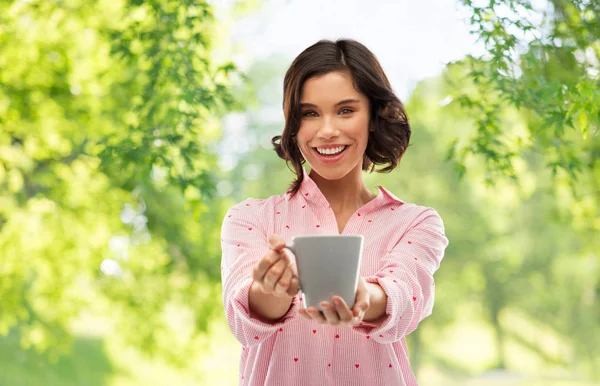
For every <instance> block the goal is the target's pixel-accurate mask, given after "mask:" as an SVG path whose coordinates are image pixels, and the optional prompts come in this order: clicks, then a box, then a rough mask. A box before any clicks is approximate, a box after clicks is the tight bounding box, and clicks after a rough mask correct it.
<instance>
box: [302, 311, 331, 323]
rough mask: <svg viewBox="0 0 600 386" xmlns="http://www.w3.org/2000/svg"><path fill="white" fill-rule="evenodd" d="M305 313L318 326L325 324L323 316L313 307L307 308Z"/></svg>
mask: <svg viewBox="0 0 600 386" xmlns="http://www.w3.org/2000/svg"><path fill="white" fill-rule="evenodd" d="M306 313H307V314H308V315H309V316H310V317H311V318H312V320H314V321H315V322H317V323H319V324H324V323H327V320H326V319H325V317H324V316H323V314H321V313H320V312H319V310H317V309H316V308H315V307H308V308H307V309H306Z"/></svg>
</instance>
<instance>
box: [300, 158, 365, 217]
mask: <svg viewBox="0 0 600 386" xmlns="http://www.w3.org/2000/svg"><path fill="white" fill-rule="evenodd" d="M309 176H310V178H311V179H312V180H313V181H314V182H315V184H316V185H317V187H318V188H319V190H320V191H321V193H323V195H324V196H325V198H326V199H327V201H328V202H329V205H331V209H333V212H334V213H336V214H338V213H344V212H350V213H354V212H355V211H356V210H357V209H359V208H361V207H362V206H363V205H365V204H366V203H367V202H369V201H371V200H372V199H373V198H375V196H376V194H374V193H372V192H370V191H369V189H368V188H367V186H366V185H365V181H364V180H363V175H362V169H361V165H360V164H359V165H357V167H356V168H354V169H353V170H352V171H351V172H350V173H348V174H347V175H345V176H344V177H342V178H341V179H339V180H327V179H325V178H323V177H321V176H320V175H318V174H317V173H316V172H315V171H314V170H311V171H310V173H309Z"/></svg>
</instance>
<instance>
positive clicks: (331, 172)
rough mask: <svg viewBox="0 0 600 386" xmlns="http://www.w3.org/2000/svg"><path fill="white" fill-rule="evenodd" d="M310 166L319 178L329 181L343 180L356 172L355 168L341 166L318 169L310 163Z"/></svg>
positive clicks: (320, 166) (318, 167)
mask: <svg viewBox="0 0 600 386" xmlns="http://www.w3.org/2000/svg"><path fill="white" fill-rule="evenodd" d="M317 162H318V161H317ZM309 165H310V168H311V170H312V171H314V172H315V173H316V174H318V175H319V177H321V178H324V179H326V180H329V181H336V180H341V179H342V178H344V177H346V176H347V175H348V174H350V173H351V172H352V171H353V170H354V168H353V167H348V166H345V165H339V166H323V165H318V166H317V167H313V166H312V164H310V163H309Z"/></svg>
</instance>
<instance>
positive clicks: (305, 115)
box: [302, 110, 317, 117]
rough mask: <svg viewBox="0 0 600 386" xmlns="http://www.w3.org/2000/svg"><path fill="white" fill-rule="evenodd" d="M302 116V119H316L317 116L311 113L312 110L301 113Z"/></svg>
mask: <svg viewBox="0 0 600 386" xmlns="http://www.w3.org/2000/svg"><path fill="white" fill-rule="evenodd" d="M302 116H303V117H316V116H317V113H315V112H314V111H312V110H309V111H305V112H303V113H302Z"/></svg>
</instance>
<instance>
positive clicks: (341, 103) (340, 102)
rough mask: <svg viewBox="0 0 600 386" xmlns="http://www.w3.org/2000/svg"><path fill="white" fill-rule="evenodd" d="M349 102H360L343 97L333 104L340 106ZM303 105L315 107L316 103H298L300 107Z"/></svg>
mask: <svg viewBox="0 0 600 386" xmlns="http://www.w3.org/2000/svg"><path fill="white" fill-rule="evenodd" d="M351 103H360V101H359V100H358V99H344V100H343V101H339V102H338V103H336V104H335V107H338V106H341V105H346V104H351ZM303 107H311V108H316V107H317V106H316V105H313V104H312V103H300V108H303Z"/></svg>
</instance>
